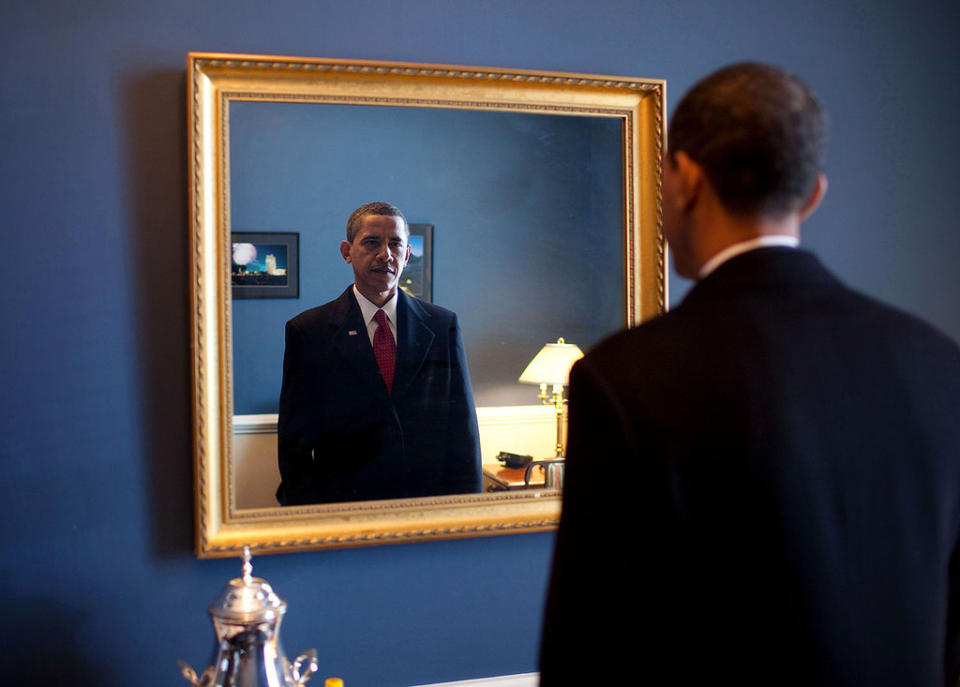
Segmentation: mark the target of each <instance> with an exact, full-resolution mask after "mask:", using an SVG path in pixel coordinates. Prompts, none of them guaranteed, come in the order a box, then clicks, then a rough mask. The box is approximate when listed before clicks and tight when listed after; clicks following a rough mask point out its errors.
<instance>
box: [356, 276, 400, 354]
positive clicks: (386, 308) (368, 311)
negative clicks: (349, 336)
mask: <svg viewBox="0 0 960 687" xmlns="http://www.w3.org/2000/svg"><path fill="white" fill-rule="evenodd" d="M398 290H399V289H398ZM353 295H354V296H356V299H357V304H358V305H359V306H360V312H361V313H363V322H364V324H365V325H366V326H367V335H368V336H369V337H370V341H371V342H372V341H373V332H374V331H376V329H377V324H376V322H375V321H374V319H373V318H374V317H375V316H376V314H377V310H382V311H383V312H385V313H386V314H387V323H388V324H389V325H390V331H391V332H392V333H393V339H394V341H396V339H397V299H398V298H399V296H398V295H397V293H396V292H394V294H393V297H392V298H391V299H390V300H388V301H387V302H386V303H384V304H383V305H381V306H380V307H377V306H376V305H374V304H373V303H372V302H371V301H370V300H369V299H368V298H367V297H366V296H364V295H363V294H362V293H360V289H358V288H357V285H356V284H354V285H353Z"/></svg>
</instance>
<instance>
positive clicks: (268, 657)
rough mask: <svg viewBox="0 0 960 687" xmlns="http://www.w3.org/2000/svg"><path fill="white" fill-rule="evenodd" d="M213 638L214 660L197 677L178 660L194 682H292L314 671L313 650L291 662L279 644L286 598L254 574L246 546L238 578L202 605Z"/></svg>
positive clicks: (201, 685)
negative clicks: (206, 614)
mask: <svg viewBox="0 0 960 687" xmlns="http://www.w3.org/2000/svg"><path fill="white" fill-rule="evenodd" d="M207 611H208V612H209V613H210V619H211V620H212V621H213V627H214V631H215V632H216V635H217V643H216V645H215V647H214V654H213V662H212V663H211V664H210V665H209V666H207V669H206V670H204V671H203V673H202V674H201V675H200V676H199V677H198V676H197V673H196V671H194V670H193V668H191V667H190V666H189V665H187V664H186V663H185V662H183V661H178V662H177V663H178V665H179V666H180V672H181V673H182V674H183V677H184V678H186V680H187V682H189V683H190V684H191V685H194V687H214V686H216V687H295V686H296V685H302V684H304V683H305V682H306V681H307V680H309V679H310V677H311V675H312V674H313V673H314V672H316V670H317V652H316V651H315V650H314V649H310V650H309V651H306V652H304V653H303V654H301V655H300V656H298V657H297V660H296V661H294V662H293V663H292V664H291V663H290V661H289V660H287V657H286V655H284V653H283V647H282V646H281V645H280V637H279V632H280V621H281V620H283V614H284V613H286V612H287V603H286V602H285V601H283V600H282V599H281V598H280V597H278V596H277V595H276V594H275V593H274V591H273V589H272V588H271V587H270V585H269V584H267V581H266V580H262V579H260V578H259V577H253V565H252V564H251V563H250V547H249V546H244V547H243V577H237V578H234V579H232V580H230V582H228V583H227V586H226V587H224V588H223V591H222V592H220V596H218V597H217V599H216V601H214V602H213V603H212V604H210V606H209V607H208V608H207Z"/></svg>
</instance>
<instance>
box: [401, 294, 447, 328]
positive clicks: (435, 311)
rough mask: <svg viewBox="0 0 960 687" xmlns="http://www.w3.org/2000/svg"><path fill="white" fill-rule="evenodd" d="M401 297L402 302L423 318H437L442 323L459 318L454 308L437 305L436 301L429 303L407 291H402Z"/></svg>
mask: <svg viewBox="0 0 960 687" xmlns="http://www.w3.org/2000/svg"><path fill="white" fill-rule="evenodd" d="M400 299H401V302H402V303H404V304H405V307H407V308H409V309H410V310H411V311H412V312H414V313H416V314H417V315H419V316H420V317H422V318H425V319H436V320H437V321H439V322H442V323H445V322H450V321H452V320H455V319H456V318H457V314H456V313H455V312H453V311H452V310H450V309H448V308H444V307H443V306H441V305H436V304H435V303H429V302H427V301H425V300H421V299H419V298H417V297H416V296H411V295H410V294H408V293H406V292H401V295H400Z"/></svg>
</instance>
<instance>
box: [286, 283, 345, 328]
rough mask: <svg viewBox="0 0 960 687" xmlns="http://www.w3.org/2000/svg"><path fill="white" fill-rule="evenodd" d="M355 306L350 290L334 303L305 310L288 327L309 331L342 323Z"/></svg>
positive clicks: (330, 302)
mask: <svg viewBox="0 0 960 687" xmlns="http://www.w3.org/2000/svg"><path fill="white" fill-rule="evenodd" d="M354 304H355V301H354V299H353V297H352V294H351V293H350V289H349V288H348V289H347V290H346V291H344V292H343V293H342V294H340V295H339V296H338V297H337V298H335V299H333V300H332V301H329V302H327V303H324V304H323V305H318V306H316V307H314V308H310V309H308V310H304V311H303V312H302V313H300V314H299V315H297V316H295V317H293V318H292V319H290V320H289V321H288V322H287V327H293V328H296V329H302V330H308V329H313V328H315V327H318V326H323V325H326V324H328V323H330V322H337V321H342V320H343V318H344V317H345V316H346V314H347V313H348V312H349V311H350V309H351V308H352V306H353V305H354ZM358 307H359V306H358Z"/></svg>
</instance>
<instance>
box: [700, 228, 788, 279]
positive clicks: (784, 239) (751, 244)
mask: <svg viewBox="0 0 960 687" xmlns="http://www.w3.org/2000/svg"><path fill="white" fill-rule="evenodd" d="M799 245H800V239H798V238H797V237H796V236H789V235H787V234H770V235H767V236H757V237H755V238H752V239H748V240H746V241H741V242H740V243H734V244H733V245H732V246H727V247H726V248H724V249H723V250H722V251H720V252H719V253H717V254H716V255H714V256H713V257H712V258H710V259H709V260H707V261H706V262H705V263H703V267H701V268H700V271H699V272H698V273H697V279H703V278H704V277H706V276H707V275H708V274H710V273H711V272H713V271H714V270H715V269H717V268H718V267H720V265H722V264H723V263H725V262H726V261H727V260H730V259H731V258H734V257H736V256H738V255H740V254H741V253H746V252H747V251H751V250H755V249H757V248H766V247H768V246H785V247H787V248H796V247H798V246H799Z"/></svg>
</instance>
